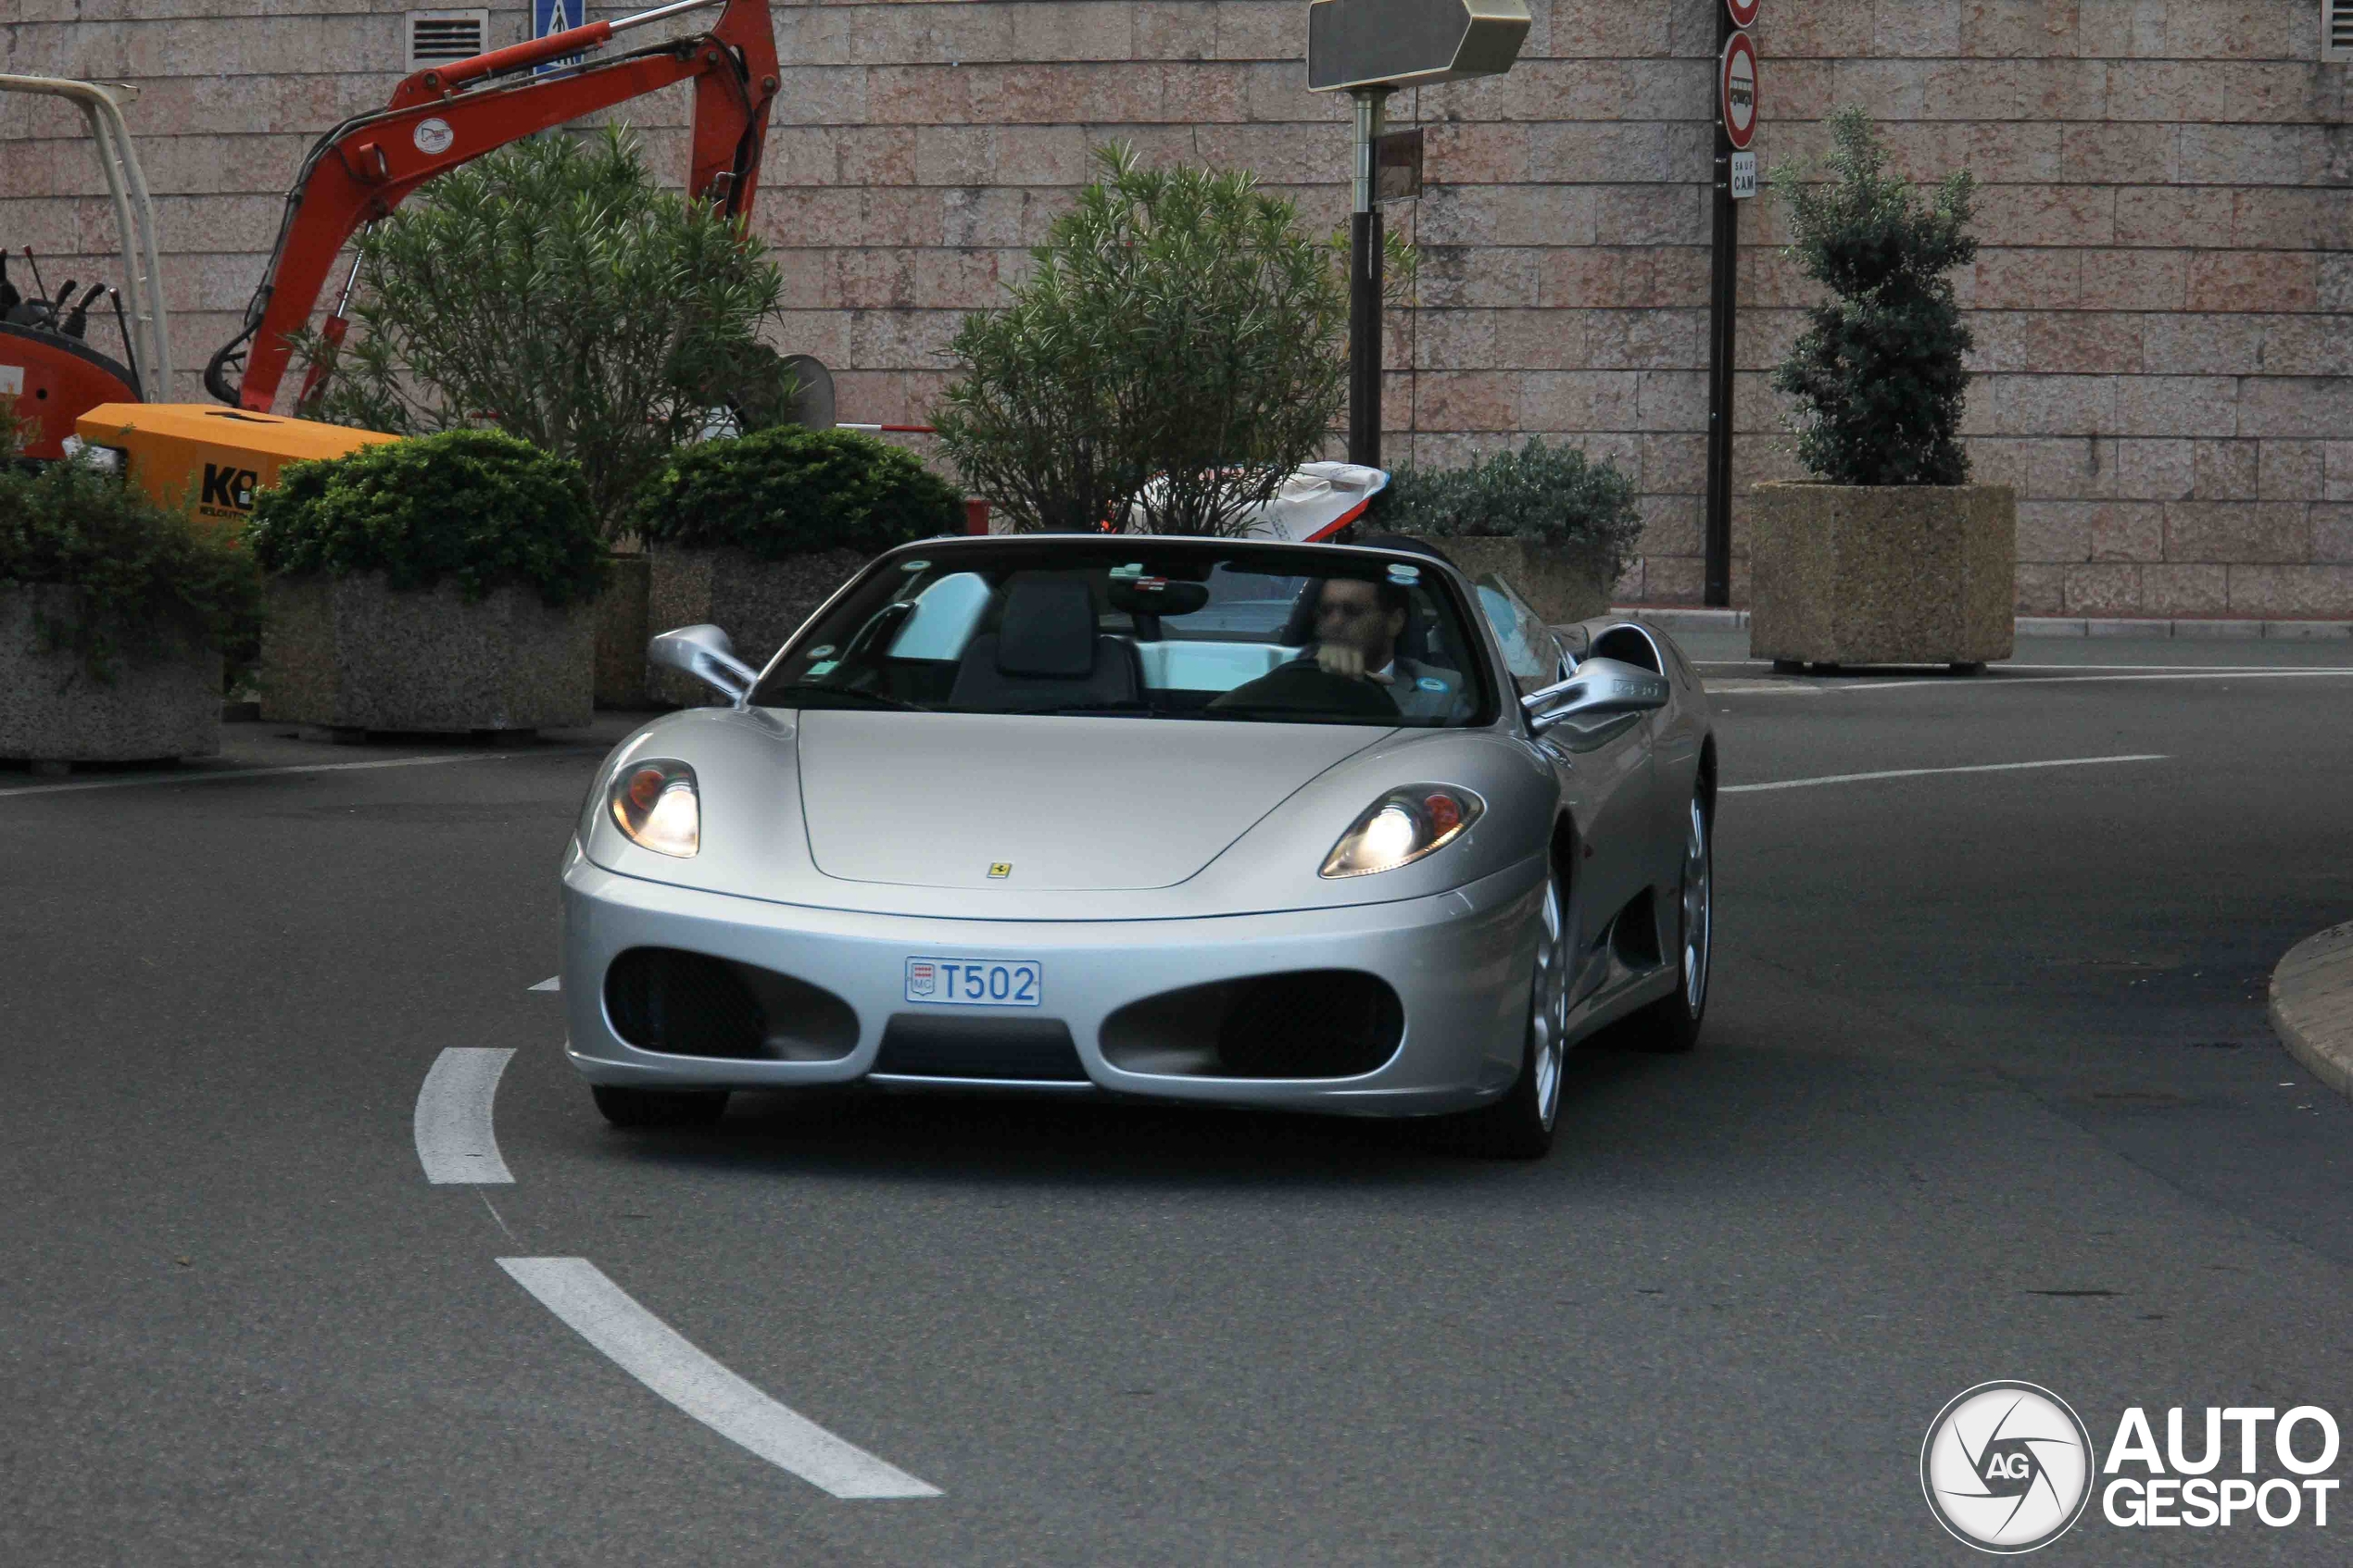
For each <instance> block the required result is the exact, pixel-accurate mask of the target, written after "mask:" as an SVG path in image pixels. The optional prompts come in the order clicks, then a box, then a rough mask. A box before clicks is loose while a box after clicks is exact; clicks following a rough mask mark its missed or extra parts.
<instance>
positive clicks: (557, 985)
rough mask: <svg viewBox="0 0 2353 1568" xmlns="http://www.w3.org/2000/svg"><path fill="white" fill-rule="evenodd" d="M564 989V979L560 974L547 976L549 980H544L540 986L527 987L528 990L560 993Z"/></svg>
mask: <svg viewBox="0 0 2353 1568" xmlns="http://www.w3.org/2000/svg"><path fill="white" fill-rule="evenodd" d="M563 988H564V977H563V976H562V975H560V974H551V975H549V976H547V979H545V980H542V981H541V982H540V983H539V984H538V985H533V986H529V987H527V989H530V990H534V991H560V990H562V989H563Z"/></svg>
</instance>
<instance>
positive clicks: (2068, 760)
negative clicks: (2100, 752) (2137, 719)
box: [1716, 752, 2166, 795]
mask: <svg viewBox="0 0 2353 1568" xmlns="http://www.w3.org/2000/svg"><path fill="white" fill-rule="evenodd" d="M2164 760H2166V758H2165V756H2164V755H2163V754H2162V753H2156V752H2152V753H2146V754H2142V755H2136V756H2131V757H2058V758H2053V759H2050V760H2049V761H2045V762H1980V763H1977V764H1975V765H1974V766H1971V767H1967V768H1888V769H1885V770H1882V771H1879V772H1875V773H1826V774H1824V775H1823V776H1821V777H1820V778H1813V779H1779V780H1776V781H1775V782H1773V783H1771V784H1725V785H1723V786H1722V787H1721V788H1719V789H1718V790H1717V792H1716V793H1717V794H1718V795H1755V794H1761V793H1762V792H1764V791H1766V790H1772V789H1812V788H1814V787H1815V786H1816V785H1818V784H1871V783H1875V782H1877V781H1878V780H1881V779H1923V778H1929V777H1931V776H1932V775H1935V774H1939V773H2019V772H2024V771H2028V770H2029V769H2033V768H2096V767H2102V766H2105V765H2107V764H2108V763H2113V762H2162V761H2164Z"/></svg>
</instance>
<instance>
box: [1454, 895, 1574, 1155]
mask: <svg viewBox="0 0 2353 1568" xmlns="http://www.w3.org/2000/svg"><path fill="white" fill-rule="evenodd" d="M1539 920H1540V922H1541V923H1540V925H1539V928H1538V936H1537V943H1536V966H1535V973H1534V974H1533V975H1532V976H1531V977H1530V979H1529V989H1528V1028H1527V1031H1526V1035H1525V1044H1524V1045H1523V1047H1522V1054H1521V1056H1520V1064H1519V1076H1518V1077H1517V1078H1516V1079H1514V1080H1513V1081H1512V1086H1511V1089H1510V1090H1509V1092H1507V1093H1506V1094H1505V1095H1504V1098H1501V1099H1499V1100H1496V1101H1495V1102H1494V1103H1493V1104H1491V1105H1484V1106H1481V1107H1480V1108H1479V1109H1478V1110H1474V1111H1471V1112H1470V1113H1469V1114H1467V1115H1466V1116H1463V1117H1461V1118H1459V1119H1458V1125H1459V1126H1460V1128H1461V1131H1462V1133H1463V1135H1464V1139H1465V1142H1466V1144H1467V1146H1468V1147H1469V1149H1470V1151H1471V1152H1472V1153H1474V1154H1477V1155H1479V1156H1482V1157H1484V1158H1486V1159H1490V1160H1541V1159H1542V1158H1544V1156H1545V1155H1546V1154H1547V1153H1549V1152H1550V1151H1551V1149H1552V1147H1553V1129H1554V1127H1555V1126H1557V1125H1558V1124H1559V1122H1560V1106H1561V1080H1562V1079H1563V1077H1565V1076H1566V1075H1567V1061H1568V1043H1567V1022H1568V963H1569V958H1570V952H1569V947H1570V943H1569V935H1568V899H1567V897H1566V892H1565V889H1564V888H1563V886H1562V880H1561V875H1560V873H1559V872H1554V873H1553V875H1552V877H1551V879H1550V880H1549V881H1548V882H1547V883H1546V884H1545V886H1544V904H1543V909H1542V912H1541V915H1540V916H1539Z"/></svg>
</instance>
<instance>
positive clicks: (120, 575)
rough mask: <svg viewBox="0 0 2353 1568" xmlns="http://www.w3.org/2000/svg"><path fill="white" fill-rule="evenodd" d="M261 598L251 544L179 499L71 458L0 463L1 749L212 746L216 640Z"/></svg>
mask: <svg viewBox="0 0 2353 1568" xmlns="http://www.w3.org/2000/svg"><path fill="white" fill-rule="evenodd" d="M9 422H10V410H8V409H7V408H6V407H5V406H0V427H6V426H7V425H8V424H9ZM260 614H261V580H260V574H259V573H258V571H256V570H255V568H254V562H253V558H252V557H251V556H250V555H248V554H247V553H246V552H245V550H244V549H242V548H240V547H239V546H237V545H236V544H235V543H234V542H233V541H232V540H230V539H229V538H227V537H226V536H224V535H223V534H222V533H220V532H219V531H217V530H214V529H211V528H208V527H206V526H204V525H202V524H200V523H198V522H196V521H195V520H193V519H191V518H190V517H189V516H188V514H187V513H186V512H184V511H181V510H175V509H171V508H163V507H158V506H156V505H155V504H154V503H152V502H151V501H149V500H148V499H147V498H146V497H145V495H141V494H140V493H139V492H137V491H135V490H131V489H128V488H126V487H125V486H124V485H123V483H121V481H120V480H119V479H118V478H116V477H115V476H114V475H112V474H107V473H102V472H99V471H98V470H95V469H94V468H91V467H88V466H85V465H83V464H82V463H76V462H62V463H53V464H50V465H49V466H48V467H47V468H46V469H44V470H43V471H41V472H40V473H39V474H37V475H36V474H30V473H23V472H19V471H16V470H12V469H9V468H6V467H0V757H9V758H25V759H32V760H35V761H86V762H96V761H128V760H139V759H148V758H163V757H190V756H203V755H208V754H209V753H212V752H215V751H218V750H220V693H221V684H222V682H221V674H222V671H221V662H222V660H221V650H222V649H223V648H224V647H233V646H245V645H247V644H249V643H250V642H251V641H252V639H253V637H254V636H255V635H256V633H257V631H258V625H259V621H260Z"/></svg>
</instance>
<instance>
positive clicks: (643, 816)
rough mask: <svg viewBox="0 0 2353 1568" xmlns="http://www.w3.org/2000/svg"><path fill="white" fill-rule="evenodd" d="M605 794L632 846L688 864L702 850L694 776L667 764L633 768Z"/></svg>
mask: <svg viewBox="0 0 2353 1568" xmlns="http://www.w3.org/2000/svg"><path fill="white" fill-rule="evenodd" d="M607 794H608V796H609V797H610V802H611V809H612V820H613V822H614V823H615V824H616V825H617V826H619V827H620V829H621V831H622V832H623V833H625V834H628V835H629V841H630V842H631V843H632V844H635V845H638V846H640V847H643V848H647V849H650V850H652V851H653V852H654V853H655V854H657V855H675V856H676V857H678V858H679V859H682V860H683V859H686V858H687V857H689V856H691V855H692V854H694V852H695V851H696V850H698V849H699V848H701V847H702V801H701V799H700V797H698V796H697V795H696V793H695V771H694V770H693V769H692V768H689V767H687V766H686V764H685V763H684V762H673V761H669V760H667V759H653V760H650V761H638V762H632V763H631V764H629V766H628V767H626V768H623V770H622V771H620V772H618V773H615V774H614V775H613V780H612V784H611V785H610V789H609V790H608V791H607Z"/></svg>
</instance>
